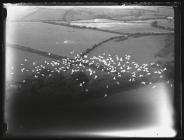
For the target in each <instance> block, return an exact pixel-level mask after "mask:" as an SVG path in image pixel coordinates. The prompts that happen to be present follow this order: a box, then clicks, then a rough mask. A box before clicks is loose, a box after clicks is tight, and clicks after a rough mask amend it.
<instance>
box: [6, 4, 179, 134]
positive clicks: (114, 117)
mask: <svg viewBox="0 0 184 140" xmlns="http://www.w3.org/2000/svg"><path fill="white" fill-rule="evenodd" d="M23 7H24V6H23ZM33 7H34V6H33ZM30 8H31V7H30ZM31 9H32V8H31ZM23 11H24V10H23ZM27 13H29V14H27V15H26V14H23V16H22V18H21V15H19V14H20V13H19V14H18V15H19V16H18V17H17V19H16V17H14V18H12V19H14V20H11V16H9V17H8V18H7V21H6V40H5V45H6V50H5V52H6V62H5V64H6V84H5V85H6V89H5V90H6V96H5V101H6V103H5V104H6V105H5V110H6V115H5V117H6V123H7V126H8V130H7V134H9V135H14V136H17V135H20V136H23V135H32V136H37V135H39V136H40V135H44V136H61V137H62V136H64V137H65V136H66V137H68V136H69V137H70V136H72V137H73V136H74V137H75V136H79V137H85V136H87V137H89V136H91V137H93V136H94V137H96V136H97V137H104V136H107V137H114V136H116V137H118V136H120V137H126V136H128V137H130V136H138V137H139V136H140V137H143V136H148V137H159V136H166V137H167V136H174V135H176V131H175V129H174V127H175V126H174V125H175V124H174V123H175V122H174V117H173V116H174V115H175V114H174V113H175V112H174V106H173V99H174V96H175V94H174V88H175V81H174V65H175V64H174V55H175V54H174V30H173V29H169V28H170V27H171V28H172V27H173V26H174V24H173V23H174V22H173V19H174V18H173V16H174V15H173V9H172V7H167V6H166V7H162V6H155V7H154V6H130V7H129V6H128V7H126V6H119V7H108V6H107V7H103V6H102V7H96V6H95V7H89V6H86V7H85V6H84V7H81V6H79V7H77V6H76V7H72V6H66V7H62V6H57V7H52V6H50V7H45V8H44V6H43V7H42V6H41V7H36V6H35V7H34V9H32V10H31V11H29V10H28V11H27ZM12 15H13V13H12ZM161 26H162V27H161ZM168 27H169V28H168ZM97 131H98V132H97ZM38 133H39V134H38Z"/></svg>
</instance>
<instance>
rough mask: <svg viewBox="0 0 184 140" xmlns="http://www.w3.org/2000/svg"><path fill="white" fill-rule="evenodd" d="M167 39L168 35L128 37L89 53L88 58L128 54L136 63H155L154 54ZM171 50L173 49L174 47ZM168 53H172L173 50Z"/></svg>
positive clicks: (103, 45)
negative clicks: (104, 54)
mask: <svg viewBox="0 0 184 140" xmlns="http://www.w3.org/2000/svg"><path fill="white" fill-rule="evenodd" d="M167 37H168V35H149V36H141V37H129V38H128V39H127V40H123V41H121V38H120V39H114V40H111V41H109V42H106V43H104V44H102V45H101V46H99V47H98V48H96V49H95V50H94V51H91V52H90V53H89V54H88V56H89V57H90V56H98V55H101V54H103V53H106V54H111V56H112V57H115V55H118V56H124V55H125V54H129V55H131V56H132V59H134V60H136V61H137V62H138V63H149V62H154V61H156V58H155V56H156V54H157V53H158V52H159V51H160V50H161V49H162V48H163V47H165V44H166V41H165V40H166V39H167ZM171 48H172V49H173V48H174V46H172V47H171ZM170 51H171V52H173V51H174V50H170ZM143 54H144V55H143Z"/></svg>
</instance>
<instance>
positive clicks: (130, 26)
mask: <svg viewBox="0 0 184 140" xmlns="http://www.w3.org/2000/svg"><path fill="white" fill-rule="evenodd" d="M154 21H158V22H159V23H163V24H167V25H170V27H173V26H174V25H173V24H172V25H171V24H170V23H169V21H168V20H164V19H160V20H135V21H126V22H124V21H118V20H107V19H94V20H81V21H80V20H78V21H72V22H71V23H70V25H75V26H81V27H87V28H99V29H104V30H110V31H117V32H121V33H149V32H151V33H152V32H154V33H155V32H156V33H157V32H158V33H164V32H166V33H167V32H168V30H166V29H160V28H156V27H153V26H152V25H151V23H152V22H154ZM163 26H164V25H163Z"/></svg>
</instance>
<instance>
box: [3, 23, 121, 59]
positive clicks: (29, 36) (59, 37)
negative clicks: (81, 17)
mask: <svg viewBox="0 0 184 140" xmlns="http://www.w3.org/2000/svg"><path fill="white" fill-rule="evenodd" d="M6 30H7V31H6V33H7V34H6V38H7V39H6V42H8V43H12V44H19V45H23V46H28V47H32V48H34V49H38V50H43V51H46V52H51V53H55V54H58V55H61V56H68V57H74V56H76V54H77V53H81V52H82V51H84V50H86V49H87V48H90V47H91V46H93V45H94V44H97V43H99V42H101V41H103V40H106V39H108V38H110V37H113V36H118V34H114V33H104V32H100V31H93V30H89V29H78V28H70V27H66V26H57V25H50V24H46V23H39V22H11V23H7V28H6ZM72 51H74V52H73V54H71V53H70V52H72Z"/></svg>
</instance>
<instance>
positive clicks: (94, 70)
mask: <svg viewBox="0 0 184 140" xmlns="http://www.w3.org/2000/svg"><path fill="white" fill-rule="evenodd" d="M48 54H51V53H48ZM113 58H115V59H113ZM26 63H27V64H26ZM30 64H31V65H32V66H31V67H30V68H32V69H30V68H29V67H28V68H26V65H30ZM19 68H20V70H18V72H22V73H26V72H31V73H32V75H33V77H34V78H36V79H37V78H39V77H45V78H46V77H52V76H53V75H54V73H69V75H72V74H74V73H76V72H79V71H81V72H84V73H86V74H87V75H88V76H89V77H91V79H93V80H96V79H98V78H100V77H101V73H102V72H103V73H105V74H107V75H111V77H112V76H113V80H114V82H115V84H117V85H120V84H121V82H120V81H122V80H126V79H127V78H125V77H127V76H128V81H127V82H137V81H140V84H142V85H151V84H153V85H152V88H155V87H156V86H155V85H154V82H156V81H158V80H161V81H163V80H165V79H164V78H165V74H164V73H165V72H167V68H166V67H163V66H161V65H159V64H157V63H155V62H150V63H149V64H146V63H145V64H141V65H140V64H138V63H136V62H135V61H133V60H132V58H131V55H128V54H126V55H125V56H124V57H119V56H118V55H115V57H112V56H111V54H105V53H103V54H102V55H99V56H93V57H88V56H87V55H84V56H83V57H81V56H80V55H79V54H77V55H76V56H75V58H74V59H70V58H66V59H62V60H50V61H48V60H44V61H43V62H42V64H37V62H34V61H33V62H32V61H31V62H29V59H28V58H24V63H21V64H20V66H19ZM14 70H15V68H14V67H13V66H12V67H11V73H10V74H12V75H14V74H15V72H14ZM43 70H45V71H46V73H47V74H46V73H45V72H44V73H42V72H43ZM99 72H101V73H99ZM148 77H150V78H148ZM145 79H149V80H145ZM155 79H156V81H155ZM76 80H78V79H76ZM22 82H23V83H25V82H26V79H24V80H23V81H22ZM166 83H167V84H169V85H170V86H171V87H173V84H172V83H171V81H166ZM84 84H85V81H83V82H81V83H79V86H80V87H82V86H83V85H84ZM106 88H109V85H106ZM86 91H88V90H86Z"/></svg>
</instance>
